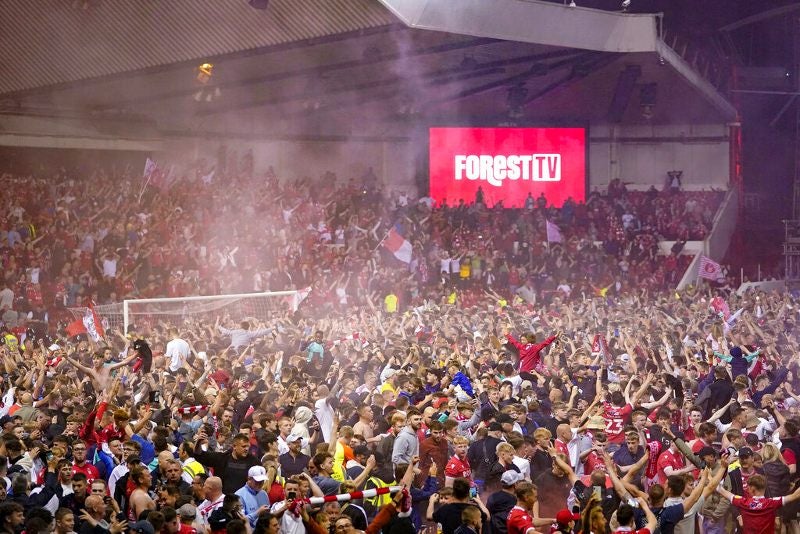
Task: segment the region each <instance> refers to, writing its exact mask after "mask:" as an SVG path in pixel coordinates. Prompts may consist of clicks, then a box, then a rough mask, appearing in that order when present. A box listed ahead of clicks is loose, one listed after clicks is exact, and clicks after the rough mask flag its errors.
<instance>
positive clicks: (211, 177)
mask: <svg viewBox="0 0 800 534" xmlns="http://www.w3.org/2000/svg"><path fill="white" fill-rule="evenodd" d="M215 172H217V169H211V172H210V173H208V174H206V175H205V176H203V177H202V178H200V179H201V180H202V181H203V183H204V184H210V183H211V182H212V181H213V180H214V173H215Z"/></svg>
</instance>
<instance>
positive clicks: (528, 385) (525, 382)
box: [519, 380, 533, 391]
mask: <svg viewBox="0 0 800 534" xmlns="http://www.w3.org/2000/svg"><path fill="white" fill-rule="evenodd" d="M519 389H521V390H522V391H525V390H526V389H533V384H531V381H530V380H523V381H522V384H520V386H519Z"/></svg>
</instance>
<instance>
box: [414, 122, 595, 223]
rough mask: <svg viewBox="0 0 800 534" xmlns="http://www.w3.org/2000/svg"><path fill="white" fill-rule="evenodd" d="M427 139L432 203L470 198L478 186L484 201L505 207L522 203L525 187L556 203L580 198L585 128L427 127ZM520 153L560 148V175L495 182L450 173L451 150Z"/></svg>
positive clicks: (583, 196)
mask: <svg viewBox="0 0 800 534" xmlns="http://www.w3.org/2000/svg"><path fill="white" fill-rule="evenodd" d="M429 142H430V145H429V146H430V169H429V171H430V196H431V197H432V198H433V199H434V200H435V201H436V202H437V203H444V204H447V205H450V206H454V205H457V204H458V202H459V200H460V199H464V202H466V203H471V202H473V201H474V200H475V193H476V192H477V191H478V187H482V189H483V197H484V202H485V203H486V204H487V205H488V206H490V207H491V206H493V205H494V204H496V203H497V202H498V201H500V200H502V201H503V205H504V206H506V207H509V208H512V207H517V208H519V207H523V206H524V204H525V198H526V197H527V196H528V193H529V192H530V193H531V194H532V195H533V198H534V199H536V198H537V197H538V196H539V195H540V194H541V193H544V196H545V198H546V199H547V201H548V204H553V205H554V206H557V207H561V205H562V204H563V203H564V201H565V200H566V199H567V198H569V197H572V198H573V200H575V201H576V202H583V201H584V200H585V199H586V129H585V128H431V129H430V131H429ZM520 154H560V155H561V180H560V181H557V182H540V181H533V180H521V179H520V180H503V183H502V185H501V186H499V187H497V186H494V185H491V184H490V183H489V182H488V181H485V180H467V179H462V180H456V179H455V164H454V161H455V156H456V155H491V156H510V155H520Z"/></svg>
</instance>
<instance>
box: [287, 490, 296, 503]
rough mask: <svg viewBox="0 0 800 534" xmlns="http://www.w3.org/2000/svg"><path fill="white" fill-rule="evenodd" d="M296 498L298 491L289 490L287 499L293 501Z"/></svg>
mask: <svg viewBox="0 0 800 534" xmlns="http://www.w3.org/2000/svg"><path fill="white" fill-rule="evenodd" d="M296 498H297V492H296V491H290V492H288V493H287V494H286V500H287V501H293V500H295V499H296Z"/></svg>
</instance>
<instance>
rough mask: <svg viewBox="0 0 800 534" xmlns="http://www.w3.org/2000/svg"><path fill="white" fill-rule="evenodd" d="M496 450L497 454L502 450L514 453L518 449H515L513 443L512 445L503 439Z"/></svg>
mask: <svg viewBox="0 0 800 534" xmlns="http://www.w3.org/2000/svg"><path fill="white" fill-rule="evenodd" d="M494 451H495V452H496V453H497V454H500V453H501V452H510V453H511V454H514V453H515V452H516V450H515V449H514V446H513V445H511V444H510V443H506V442H504V441H501V442H500V443H498V444H497V447H495V449H494Z"/></svg>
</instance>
